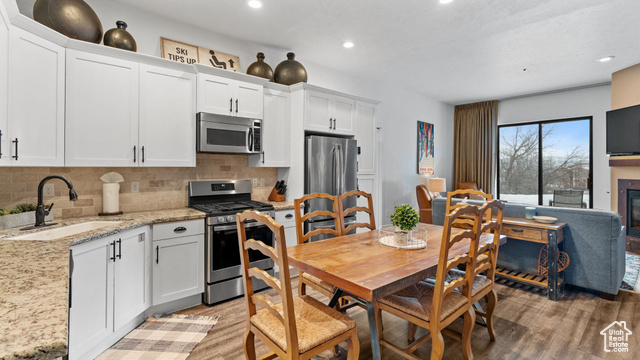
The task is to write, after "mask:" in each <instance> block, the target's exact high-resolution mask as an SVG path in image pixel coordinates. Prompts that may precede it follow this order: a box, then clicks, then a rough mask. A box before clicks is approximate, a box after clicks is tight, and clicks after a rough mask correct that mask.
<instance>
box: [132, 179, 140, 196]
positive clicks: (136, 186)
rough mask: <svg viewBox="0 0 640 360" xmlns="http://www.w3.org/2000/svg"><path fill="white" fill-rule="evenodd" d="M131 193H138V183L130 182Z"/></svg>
mask: <svg viewBox="0 0 640 360" xmlns="http://www.w3.org/2000/svg"><path fill="white" fill-rule="evenodd" d="M131 192H132V193H137V192H140V182H138V181H132V182H131Z"/></svg>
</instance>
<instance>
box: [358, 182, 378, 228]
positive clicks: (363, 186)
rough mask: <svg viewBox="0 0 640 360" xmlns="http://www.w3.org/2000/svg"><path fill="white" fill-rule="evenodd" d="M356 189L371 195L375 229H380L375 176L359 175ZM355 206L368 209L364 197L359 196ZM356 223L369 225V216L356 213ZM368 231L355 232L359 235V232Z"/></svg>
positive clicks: (361, 212)
mask: <svg viewBox="0 0 640 360" xmlns="http://www.w3.org/2000/svg"><path fill="white" fill-rule="evenodd" d="M358 189H359V190H362V191H364V192H367V193H369V194H371V197H372V199H373V213H374V215H375V218H376V225H377V226H376V227H381V226H382V222H380V221H379V219H380V214H379V206H378V205H377V204H378V201H379V199H377V197H378V194H377V191H376V177H375V175H359V176H358ZM356 203H357V206H362V207H369V202H368V200H367V198H366V197H364V196H360V197H359V198H358V200H357V202H356ZM356 221H357V222H359V223H367V224H368V223H369V222H370V221H369V214H367V213H366V212H363V211H358V213H357V214H356ZM366 231H369V229H367V228H358V229H357V230H356V232H358V233H361V232H366Z"/></svg>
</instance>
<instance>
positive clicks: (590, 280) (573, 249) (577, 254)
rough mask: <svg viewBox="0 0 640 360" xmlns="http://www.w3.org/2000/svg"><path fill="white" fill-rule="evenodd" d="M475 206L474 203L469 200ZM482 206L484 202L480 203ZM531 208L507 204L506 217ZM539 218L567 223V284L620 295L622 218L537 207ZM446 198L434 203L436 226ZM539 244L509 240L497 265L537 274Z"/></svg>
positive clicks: (623, 271) (439, 221) (590, 212)
mask: <svg viewBox="0 0 640 360" xmlns="http://www.w3.org/2000/svg"><path fill="white" fill-rule="evenodd" d="M469 203H474V201H469ZM480 204H481V202H480ZM526 206H529V205H519V204H513V203H507V204H505V210H504V216H509V217H520V218H524V209H525V207H526ZM536 209H537V213H538V215H544V216H553V217H555V218H558V221H560V222H564V223H567V226H566V227H565V230H564V251H565V252H566V253H567V254H569V257H570V263H569V267H568V268H567V270H566V271H565V274H564V275H565V280H566V282H567V283H568V284H571V285H576V286H580V287H583V288H586V289H592V290H596V291H599V292H602V293H605V294H601V295H603V296H604V295H606V294H617V293H618V291H619V289H620V284H621V283H622V278H623V277H624V273H625V242H626V241H625V236H626V234H625V232H626V231H625V230H624V227H623V226H622V220H621V218H620V215H619V214H617V213H614V212H611V211H601V210H591V209H574V208H560V207H549V206H536ZM445 211H446V199H445V198H438V199H434V201H433V223H434V224H438V225H442V224H443V223H444V216H445ZM539 251H540V245H539V244H535V243H531V242H526V241H520V240H514V239H509V240H508V241H507V243H506V244H504V245H503V246H501V247H500V250H499V252H498V264H499V265H501V266H506V267H509V268H514V269H522V270H526V271H530V272H534V273H535V272H536V271H537V266H538V253H539Z"/></svg>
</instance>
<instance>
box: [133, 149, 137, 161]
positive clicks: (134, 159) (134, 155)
mask: <svg viewBox="0 0 640 360" xmlns="http://www.w3.org/2000/svg"><path fill="white" fill-rule="evenodd" d="M136 152H137V151H136V146H135V145H133V162H136Z"/></svg>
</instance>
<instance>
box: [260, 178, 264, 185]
mask: <svg viewBox="0 0 640 360" xmlns="http://www.w3.org/2000/svg"><path fill="white" fill-rule="evenodd" d="M260 186H264V178H260Z"/></svg>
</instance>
